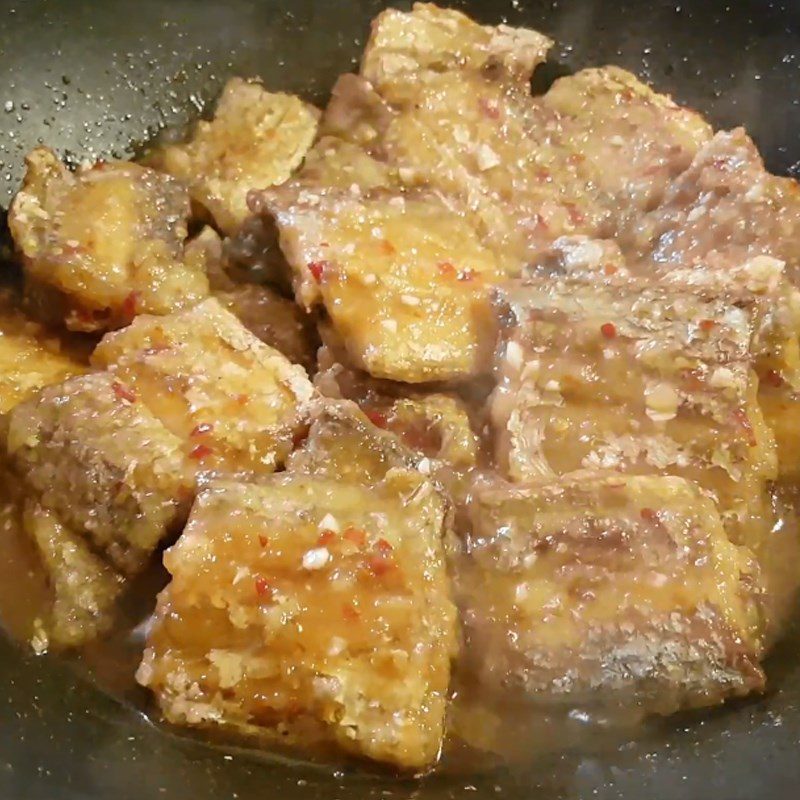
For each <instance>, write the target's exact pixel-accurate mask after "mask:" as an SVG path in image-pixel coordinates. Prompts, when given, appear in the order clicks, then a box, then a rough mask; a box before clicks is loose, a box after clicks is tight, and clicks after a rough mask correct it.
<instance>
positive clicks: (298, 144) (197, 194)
mask: <svg viewBox="0 0 800 800" xmlns="http://www.w3.org/2000/svg"><path fill="white" fill-rule="evenodd" d="M318 117H319V112H318V111H317V109H315V108H314V107H313V106H311V105H309V104H308V103H305V102H303V101H302V100H300V98H298V97H295V96H294V95H289V94H283V93H282V92H277V93H273V92H268V91H267V90H266V89H265V88H264V87H263V86H262V85H261V84H260V83H258V82H257V81H250V80H243V79H242V78H231V79H230V80H229V81H228V82H227V83H226V84H225V88H224V89H223V90H222V96H221V97H220V99H219V102H218V103H217V108H216V111H215V113H214V118H213V119H212V120H211V121H210V122H205V121H201V122H198V123H197V128H196V130H195V131H194V135H193V136H192V138H191V139H190V140H189V141H188V142H186V143H184V144H174V145H167V146H165V147H163V148H161V149H160V150H158V151H156V152H155V153H153V154H152V155H151V157H150V163H152V164H153V165H155V166H156V167H157V168H159V169H162V170H164V171H165V172H168V173H169V174H171V175H174V176H175V177H176V178H180V179H181V180H183V181H185V182H186V184H187V185H188V187H189V194H190V195H191V198H192V200H193V201H194V202H195V203H197V204H199V205H200V206H201V207H202V208H204V209H205V210H206V211H207V212H208V213H209V214H210V215H211V216H212V217H213V219H214V222H215V223H216V225H217V226H218V227H219V229H220V230H221V231H223V232H224V233H226V234H228V235H231V234H233V233H235V232H236V231H237V230H238V229H239V228H240V227H241V225H242V223H243V222H244V221H245V219H246V218H247V216H248V215H249V211H248V209H247V193H248V192H249V191H250V190H251V189H263V188H266V187H267V186H273V185H276V184H280V183H283V182H284V181H285V180H286V179H287V178H288V177H289V176H290V175H291V174H292V172H294V170H295V169H297V167H298V166H300V163H301V162H302V160H303V157H304V156H305V154H306V151H307V150H308V148H309V147H311V143H312V142H313V141H314V137H315V135H316V132H317V119H318Z"/></svg>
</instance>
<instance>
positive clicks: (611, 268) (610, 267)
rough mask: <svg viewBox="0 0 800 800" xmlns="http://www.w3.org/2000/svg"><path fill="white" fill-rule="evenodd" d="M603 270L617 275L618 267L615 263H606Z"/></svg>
mask: <svg viewBox="0 0 800 800" xmlns="http://www.w3.org/2000/svg"><path fill="white" fill-rule="evenodd" d="M603 272H604V273H605V274H606V275H615V274H616V272H617V268H616V267H615V266H614V265H613V264H606V265H605V266H604V267H603Z"/></svg>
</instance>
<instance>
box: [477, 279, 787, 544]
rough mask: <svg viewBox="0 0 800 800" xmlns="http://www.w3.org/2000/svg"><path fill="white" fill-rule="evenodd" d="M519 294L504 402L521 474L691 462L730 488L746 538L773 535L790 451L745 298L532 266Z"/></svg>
mask: <svg viewBox="0 0 800 800" xmlns="http://www.w3.org/2000/svg"><path fill="white" fill-rule="evenodd" d="M507 298H508V299H509V300H510V302H511V303H512V305H513V307H514V308H515V309H516V315H515V316H516V319H517V324H516V326H515V327H513V328H512V332H511V333H510V336H509V339H508V341H507V343H506V345H505V347H504V349H503V351H502V354H501V360H500V364H499V375H500V383H499V385H498V388H497V390H496V391H495V394H494V397H493V401H492V414H493V420H494V425H495V431H496V435H497V447H498V450H497V453H498V458H499V461H500V464H501V465H502V468H503V469H504V470H505V471H506V474H507V475H508V476H509V477H510V478H511V479H512V480H515V481H526V480H531V479H536V478H547V477H554V476H560V475H565V474H568V473H570V472H573V471H575V470H578V469H585V468H604V469H618V470H621V471H626V472H628V471H630V472H635V473H656V474H659V473H660V474H664V473H667V474H676V475H680V476H682V477H686V478H688V479H690V480H692V481H695V482H696V483H697V484H698V485H699V486H701V487H702V488H703V489H704V490H705V491H706V492H708V493H710V494H711V496H712V497H714V498H715V499H716V501H717V502H718V503H719V507H720V510H721V512H722V514H723V519H724V521H725V523H726V525H727V526H728V527H729V530H730V532H731V535H732V536H733V537H734V538H735V540H736V541H738V542H744V543H747V544H750V545H751V546H753V547H754V548H757V547H758V546H759V545H760V544H761V541H762V540H763V538H764V537H765V536H766V534H767V532H768V530H769V524H768V523H767V522H766V520H768V519H769V511H768V504H767V502H766V496H765V487H766V482H767V481H769V480H772V479H774V478H775V476H776V470H777V464H776V454H775V444H774V439H773V436H772V433H771V431H770V429H769V427H768V426H767V425H766V423H765V421H764V418H763V415H762V413H761V410H760V408H759V405H758V402H757V390H758V381H757V378H756V375H755V373H754V371H753V368H752V366H753V356H752V350H751V342H752V337H753V319H752V317H751V316H750V315H749V314H748V313H747V311H746V310H745V309H742V308H738V307H737V306H736V305H732V304H730V303H729V302H728V301H727V300H726V299H725V297H724V296H723V297H718V296H713V295H712V296H703V295H702V293H694V292H692V291H687V290H686V289H685V288H682V289H675V288H671V287H665V286H659V285H649V284H646V283H645V284H642V285H638V286H637V285H635V284H630V285H628V286H627V287H625V286H604V285H602V284H598V283H596V282H592V281H586V282H582V281H569V280H566V279H563V280H559V281H552V280H536V279H531V280H530V281H528V282H527V283H525V284H524V285H520V286H517V287H516V288H515V289H509V291H508V293H507Z"/></svg>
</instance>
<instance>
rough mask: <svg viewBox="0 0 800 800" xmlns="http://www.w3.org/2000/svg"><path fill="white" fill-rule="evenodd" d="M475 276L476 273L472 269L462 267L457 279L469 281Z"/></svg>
mask: <svg viewBox="0 0 800 800" xmlns="http://www.w3.org/2000/svg"><path fill="white" fill-rule="evenodd" d="M476 277H477V273H476V272H475V270H474V269H462V270H461V272H459V273H458V279H459V280H460V281H471V280H474V279H475V278H476Z"/></svg>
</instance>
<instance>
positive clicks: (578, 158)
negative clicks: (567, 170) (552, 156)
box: [567, 153, 586, 166]
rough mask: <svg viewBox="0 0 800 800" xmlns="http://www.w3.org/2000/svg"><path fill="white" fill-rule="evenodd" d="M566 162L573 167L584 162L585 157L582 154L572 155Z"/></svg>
mask: <svg viewBox="0 0 800 800" xmlns="http://www.w3.org/2000/svg"><path fill="white" fill-rule="evenodd" d="M567 161H568V162H569V163H570V164H572V165H573V166H575V165H577V164H583V162H584V161H586V156H585V155H583V154H582V153H572V154H571V155H570V156H569V158H567Z"/></svg>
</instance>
